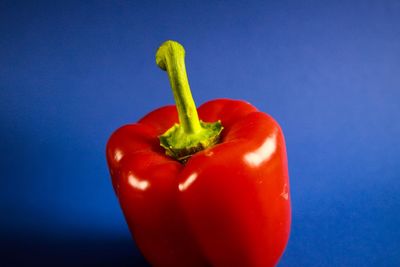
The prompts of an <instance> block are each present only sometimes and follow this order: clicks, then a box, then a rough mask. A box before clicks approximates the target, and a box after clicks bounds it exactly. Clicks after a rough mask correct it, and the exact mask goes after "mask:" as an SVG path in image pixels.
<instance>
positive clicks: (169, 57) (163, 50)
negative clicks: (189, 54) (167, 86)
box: [156, 41, 201, 134]
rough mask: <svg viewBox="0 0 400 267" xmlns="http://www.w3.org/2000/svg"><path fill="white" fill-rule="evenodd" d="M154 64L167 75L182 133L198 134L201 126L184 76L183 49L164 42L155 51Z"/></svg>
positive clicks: (174, 43)
mask: <svg viewBox="0 0 400 267" xmlns="http://www.w3.org/2000/svg"><path fill="white" fill-rule="evenodd" d="M156 63H157V65H158V66H159V67H160V68H161V69H163V70H165V71H167V73H168V77H169V81H170V83H171V87H172V91H173V93H174V98H175V102H176V107H177V109H178V114H179V122H180V124H181V126H182V128H183V131H184V132H185V133H187V134H194V133H198V132H199V131H200V130H201V126H200V120H199V116H198V114H197V109H196V105H195V103H194V100H193V97H192V93H191V92H190V86H189V81H188V78H187V74H186V67H185V49H184V48H183V46H182V45H181V44H179V43H177V42H174V41H166V42H165V43H163V44H162V45H161V46H160V48H159V49H158V50H157V53H156Z"/></svg>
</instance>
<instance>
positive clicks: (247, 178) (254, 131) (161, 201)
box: [106, 99, 291, 267]
mask: <svg viewBox="0 0 400 267" xmlns="http://www.w3.org/2000/svg"><path fill="white" fill-rule="evenodd" d="M198 114H199V117H200V119H202V120H203V121H205V122H213V121H217V120H220V121H221V124H222V125H223V127H224V130H223V131H222V133H221V137H220V142H219V143H218V144H217V145H214V146H213V147H210V148H207V149H205V150H202V151H200V152H197V153H195V154H194V155H192V156H191V157H190V158H189V160H188V161H187V162H186V163H184V164H183V163H181V162H179V161H177V160H175V159H173V158H171V157H169V156H166V155H165V151H164V149H163V148H162V147H160V143H159V139H158V136H160V135H161V134H163V133H164V132H165V131H166V130H167V129H169V128H170V127H171V126H172V125H173V124H175V123H178V114H177V110H176V107H175V106H166V107H163V108H160V109H157V110H155V111H153V112H151V113H149V114H148V115H146V116H145V117H144V118H142V119H141V120H140V121H139V122H137V123H135V124H130V125H126V126H123V127H121V128H120V129H118V130H117V131H116V132H114V134H113V135H112V136H111V138H110V139H109V141H108V144H107V152H106V153H107V161H108V165H109V169H110V173H111V176H112V183H113V186H114V189H115V192H116V194H117V196H118V199H119V202H120V205H121V207H122V210H123V213H124V215H125V218H126V220H127V223H128V226H129V229H130V231H131V233H132V235H133V237H134V239H135V241H136V244H137V246H138V247H139V249H140V250H141V252H142V253H143V255H144V257H145V258H146V259H147V260H148V262H149V263H150V264H151V265H153V266H227V267H228V266H250V267H251V266H263V267H266V266H274V265H276V264H277V262H278V261H279V258H280V257H281V255H282V253H283V251H284V249H285V246H286V243H287V241H288V238H289V231H290V223H291V208H290V194H289V180H288V167H287V157H286V148H285V142H284V136H283V133H282V130H281V128H280V127H279V125H278V124H277V122H276V121H275V120H273V119H272V118H271V117H270V116H269V115H267V114H265V113H263V112H260V111H258V110H257V109H256V108H255V107H253V106H252V105H250V104H248V103H246V102H243V101H237V100H229V99H218V100H213V101H210V102H207V103H205V104H203V105H202V106H200V107H199V108H198Z"/></svg>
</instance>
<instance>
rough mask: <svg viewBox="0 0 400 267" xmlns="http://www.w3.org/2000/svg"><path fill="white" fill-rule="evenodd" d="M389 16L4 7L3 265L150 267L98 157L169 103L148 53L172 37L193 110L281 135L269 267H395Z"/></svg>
mask: <svg viewBox="0 0 400 267" xmlns="http://www.w3.org/2000/svg"><path fill="white" fill-rule="evenodd" d="M143 2H145V1H143ZM399 14H400V2H399V1H275V2H270V1H258V2H255V1H250V2H248V3H247V1H241V2H239V1H210V2H205V1H180V2H178V1H177V2H174V1H153V2H152V3H146V4H143V3H138V1H137V2H135V1H79V2H75V1H65V3H61V2H60V1H27V2H23V1H0V130H1V131H0V151H1V154H0V171H1V172H0V175H1V179H0V209H1V210H0V212H1V213H0V216H1V217H0V237H1V239H0V240H1V241H0V253H1V255H0V265H2V266H9V265H10V266H13V264H23V263H25V264H26V263H30V264H32V263H41V264H52V263H59V262H63V265H65V266H79V265H85V264H102V263H103V264H105V263H107V264H110V265H113V266H129V265H130V266H145V263H144V261H143V259H142V258H141V256H140V254H139V253H138V251H137V250H136V248H135V245H134V243H133V241H132V240H131V238H130V235H129V232H128V229H127V227H126V225H125V222H124V218H123V216H122V214H121V211H120V208H119V205H118V202H117V199H116V197H115V196H114V192H113V191H112V187H111V183H110V178H109V175H108V170H107V167H106V161H105V156H104V150H105V144H106V142H107V139H108V137H109V135H110V134H111V133H112V132H113V130H115V129H116V128H117V127H119V126H120V125H122V124H125V123H128V122H134V121H136V120H137V119H139V118H140V117H141V116H143V115H144V114H146V113H147V112H149V111H151V110H152V109H154V108H157V107H159V106H162V105H165V104H171V103H172V102H173V99H172V93H171V92H170V89H169V83H168V80H167V75H166V74H165V73H164V72H162V71H161V70H159V69H158V68H157V67H156V64H155V60H154V55H155V51H156V49H157V47H158V45H160V44H161V43H162V42H163V41H165V40H167V39H174V40H178V41H180V42H181V43H182V44H183V45H184V46H185V48H186V51H187V57H186V58H187V68H188V73H189V79H190V82H191V86H192V90H193V95H194V97H195V100H196V102H197V103H198V104H200V103H203V102H205V101H207V100H210V99H213V98H218V97H229V98H234V99H245V100H247V101H250V102H251V103H253V104H254V105H255V106H257V107H258V108H259V109H261V110H262V111H265V112H267V113H269V114H271V115H272V116H274V117H275V118H276V119H277V120H278V121H279V122H280V124H281V126H282V128H283V130H284V132H285V134H286V142H287V148H288V157H289V164H290V166H289V169H290V179H291V190H292V191H291V194H292V201H293V225H292V233H291V237H290V241H289V244H288V247H287V249H286V252H285V254H284V256H283V258H282V261H281V263H280V266H378V265H379V266H399V265H400V248H399V243H400V231H399V225H400V212H399V211H400V196H399V193H398V192H399V191H400V162H399V159H400V122H399V120H400V119H399V117H400V15H399Z"/></svg>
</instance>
